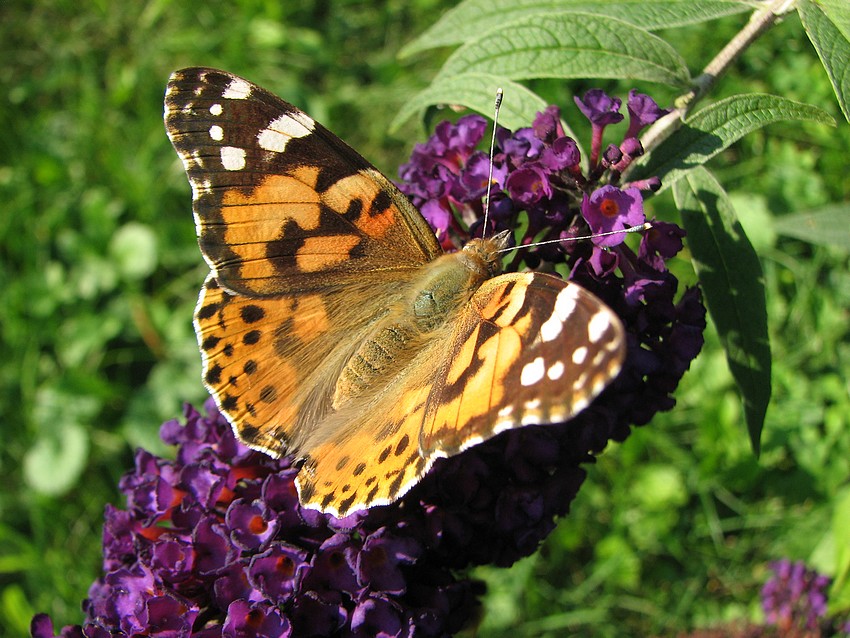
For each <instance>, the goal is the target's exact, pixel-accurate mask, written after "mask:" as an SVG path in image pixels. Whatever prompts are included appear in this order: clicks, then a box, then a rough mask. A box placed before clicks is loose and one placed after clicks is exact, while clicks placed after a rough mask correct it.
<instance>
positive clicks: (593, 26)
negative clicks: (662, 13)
mask: <svg viewBox="0 0 850 638" xmlns="http://www.w3.org/2000/svg"><path fill="white" fill-rule="evenodd" d="M460 73H491V74H494V75H501V76H503V77H506V78H509V79H511V80H525V79H529V78H544V77H549V78H553V77H554V78H588V77H593V78H620V79H626V78H628V79H640V80H648V81H650V82H663V83H666V84H671V85H673V86H680V87H681V86H684V85H686V84H687V82H688V79H689V75H688V69H687V67H686V65H685V62H684V60H682V58H681V57H680V56H679V54H678V53H676V50H675V49H673V47H671V46H670V45H669V44H667V43H666V42H665V41H664V40H662V39H661V38H658V37H656V36H654V35H652V34H651V33H649V32H648V31H645V30H643V29H640V28H638V27H635V26H632V25H630V24H629V23H627V22H623V21H622V20H615V19H613V18H608V17H601V16H596V15H591V14H589V13H563V12H562V13H549V14H537V15H534V16H532V17H531V18H528V19H525V20H522V21H520V22H516V23H514V24H511V25H504V26H502V27H500V28H497V29H496V30H493V31H490V32H488V33H487V34H486V35H484V36H483V37H481V38H479V39H477V40H473V41H471V42H468V43H467V44H465V45H464V46H462V47H461V48H459V49H458V50H457V51H455V52H454V53H453V54H452V55H451V56H450V57H449V59H448V60H446V63H445V64H444V65H443V68H442V69H441V70H440V74H439V75H440V76H451V75H457V74H460Z"/></svg>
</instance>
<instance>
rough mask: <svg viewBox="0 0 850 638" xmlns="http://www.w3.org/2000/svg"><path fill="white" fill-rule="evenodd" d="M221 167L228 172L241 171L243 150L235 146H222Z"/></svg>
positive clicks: (243, 159)
mask: <svg viewBox="0 0 850 638" xmlns="http://www.w3.org/2000/svg"><path fill="white" fill-rule="evenodd" d="M221 165H222V166H224V168H225V169H227V170H228V171H241V170H242V169H243V168H245V149H244V148H236V147H235V146H222V147H221Z"/></svg>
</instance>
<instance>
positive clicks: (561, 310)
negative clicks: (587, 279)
mask: <svg viewBox="0 0 850 638" xmlns="http://www.w3.org/2000/svg"><path fill="white" fill-rule="evenodd" d="M580 290H581V289H580V288H579V287H578V286H576V285H575V284H570V285H569V286H567V287H566V288H564V289H563V290H561V292H559V293H558V297H557V299H555V315H556V316H557V317H558V318H559V319H560V320H561V321H562V322H564V321H566V320H567V319H569V317H570V315H571V314H573V312H574V311H575V309H576V299H578V295H579V291H580Z"/></svg>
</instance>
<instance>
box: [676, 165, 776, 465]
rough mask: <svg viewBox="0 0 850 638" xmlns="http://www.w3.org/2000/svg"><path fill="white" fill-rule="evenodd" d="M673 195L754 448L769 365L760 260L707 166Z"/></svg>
mask: <svg viewBox="0 0 850 638" xmlns="http://www.w3.org/2000/svg"><path fill="white" fill-rule="evenodd" d="M673 195H674V197H675V200H676V205H677V207H678V208H679V211H680V212H681V214H682V222H683V223H684V226H685V230H687V231H688V245H689V246H690V249H691V253H692V255H693V258H694V268H695V269H696V271H697V274H698V275H699V279H700V283H701V285H702V288H703V292H704V293H705V300H706V304H707V306H708V311H709V313H711V318H712V319H713V321H714V324H715V326H716V327H717V332H718V334H719V335H720V339H721V341H722V343H723V346H724V348H725V350H726V359H727V361H728V362H729V369H730V370H731V371H732V376H733V377H734V378H735V381H736V383H737V384H738V390H739V391H740V393H741V398H742V399H743V402H744V416H745V418H746V421H747V429H748V431H749V434H750V441H751V443H752V446H753V450H755V452H756V454H758V452H759V448H760V441H761V431H762V427H763V426H764V415H765V413H766V412H767V405H768V403H769V401H770V368H771V361H770V342H769V339H768V334H767V307H766V304H765V298H764V282H763V276H762V269H761V264H760V263H759V260H758V257H757V256H756V253H755V251H754V250H753V247H752V245H751V244H750V241H749V239H747V236H746V235H745V234H744V229H743V228H742V227H741V224H740V223H739V222H738V220H737V218H736V216H735V211H734V210H733V209H732V206H731V204H730V203H729V199H728V197H727V195H726V193H725V191H724V190H723V188H722V187H721V186H720V184H718V183H717V181H716V180H715V179H714V177H713V176H712V175H711V174H710V173H709V172H708V171H707V170H705V169H704V168H702V167H700V168H697V169H696V170H693V171H691V172H690V173H688V175H687V176H686V177H685V179H681V180H679V181H678V182H676V186H675V188H674V189H673Z"/></svg>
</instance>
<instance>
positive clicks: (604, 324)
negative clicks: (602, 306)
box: [587, 312, 611, 343]
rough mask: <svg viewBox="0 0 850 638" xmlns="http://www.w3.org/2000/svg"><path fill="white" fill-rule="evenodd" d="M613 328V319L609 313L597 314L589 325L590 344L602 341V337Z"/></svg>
mask: <svg viewBox="0 0 850 638" xmlns="http://www.w3.org/2000/svg"><path fill="white" fill-rule="evenodd" d="M610 326H611V317H610V316H609V315H608V313H607V312H597V313H596V314H595V315H593V316H592V317H591V318H590V322H589V323H588V324H587V336H588V338H589V339H590V343H597V342H599V341H601V340H602V335H604V334H605V331H606V330H608V328H609V327H610Z"/></svg>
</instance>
